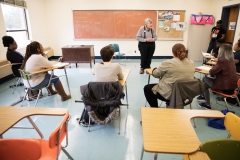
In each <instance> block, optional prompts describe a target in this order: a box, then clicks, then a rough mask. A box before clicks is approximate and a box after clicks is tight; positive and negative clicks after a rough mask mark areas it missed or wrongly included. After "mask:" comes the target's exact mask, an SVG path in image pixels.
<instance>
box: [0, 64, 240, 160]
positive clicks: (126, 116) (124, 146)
mask: <svg viewBox="0 0 240 160" xmlns="http://www.w3.org/2000/svg"><path fill="white" fill-rule="evenodd" d="M97 62H100V61H99V60H97ZM120 62H121V63H124V64H125V63H126V66H123V65H122V68H128V69H131V72H130V75H129V77H128V80H127V84H128V85H127V86H128V88H127V89H128V99H129V108H128V109H127V108H126V106H122V110H121V113H122V114H121V134H120V135H118V120H115V121H114V122H112V123H110V124H108V125H105V126H98V125H96V126H94V127H91V132H88V131H87V128H85V127H82V126H80V125H79V124H78V122H77V121H76V119H77V118H79V117H80V115H81V113H82V110H83V107H84V105H83V104H82V103H75V100H80V98H81V94H80V86H81V85H83V84H87V83H88V82H89V81H94V76H93V75H92V71H93V70H92V69H90V68H89V64H78V66H79V67H78V68H76V67H75V64H72V65H71V66H72V68H69V67H67V74H68V79H69V82H70V90H71V95H72V98H71V99H70V100H68V101H65V102H61V99H60V96H59V95H54V96H47V91H46V90H45V89H43V94H44V97H43V98H42V99H40V100H39V102H38V104H37V106H38V107H46V108H47V107H51V108H67V109H68V110H69V111H70V114H71V119H70V121H69V144H68V147H67V148H66V150H67V151H68V152H69V153H70V154H71V155H72V157H73V158H74V159H75V160H138V159H140V153H141V148H142V130H141V125H140V123H139V122H140V120H141V115H140V108H141V107H143V106H144V105H145V97H144V93H143V87H144V85H146V84H147V80H148V75H147V74H142V75H141V74H139V60H126V61H125V60H121V61H120ZM161 62H162V60H153V62H152V67H157V66H159V65H160V64H161ZM195 65H196V66H200V65H201V62H196V63H195ZM54 73H55V74H56V75H61V74H63V73H64V72H63V70H55V71H54ZM195 77H197V78H200V74H199V73H195ZM60 79H61V81H62V83H63V85H64V88H65V91H66V92H67V93H68V89H67V83H66V79H65V77H61V78H60ZM157 81H158V80H157V79H155V78H153V77H152V78H151V80H150V83H157ZM13 82H14V79H12V80H9V81H8V82H5V83H3V84H1V85H0V106H9V105H10V104H12V103H13V102H15V101H17V100H18V99H19V98H20V97H21V96H23V94H24V91H23V88H24V87H17V89H16V91H15V93H14V94H12V91H13V89H11V88H9V85H11V84H13ZM211 102H212V108H213V109H215V110H221V109H224V106H221V105H218V104H216V102H215V96H214V95H211ZM34 103H35V102H34V101H25V102H24V106H29V107H30V106H33V105H34ZM122 103H126V102H125V100H124V101H122ZM159 104H160V103H159ZM222 104H223V103H222ZM20 105H21V104H20V103H19V104H17V105H16V106H20ZM164 106H165V104H164V103H163V104H162V105H161V107H164ZM192 107H193V109H202V108H200V107H198V105H197V101H196V99H194V101H193V102H192ZM185 108H186V109H188V108H189V106H186V107H185ZM232 110H234V111H235V112H236V114H237V115H238V116H239V115H240V108H239V107H234V108H232ZM172 118H174V117H172ZM32 119H33V120H34V122H35V123H36V124H37V126H38V127H39V129H40V130H41V131H42V133H43V135H44V137H45V138H48V137H49V135H50V133H51V132H52V131H53V129H54V128H55V127H56V126H57V125H58V124H59V122H60V121H61V119H62V117H52V116H32ZM195 122H196V125H197V128H195V131H196V133H197V135H198V137H199V140H200V141H204V140H209V139H214V138H225V137H227V135H228V133H227V131H225V130H218V129H214V128H210V127H208V126H207V119H203V118H197V119H195ZM153 123H154V122H153ZM18 125H25V126H30V124H29V122H28V121H27V120H25V119H24V120H22V121H20V122H19V123H18ZM182 125H184V124H182ZM176 134H177V133H176ZM3 137H4V138H7V137H33V138H39V136H38V134H37V133H36V131H35V130H24V129H10V130H8V131H7V132H6V133H5V134H4V135H3ZM63 144H65V142H63ZM59 159H60V160H65V159H67V156H66V155H65V154H64V153H63V152H61V154H60V156H59ZM143 159H144V160H150V159H153V153H147V152H145V153H144V157H143ZM158 159H159V160H182V156H181V155H174V154H158Z"/></svg>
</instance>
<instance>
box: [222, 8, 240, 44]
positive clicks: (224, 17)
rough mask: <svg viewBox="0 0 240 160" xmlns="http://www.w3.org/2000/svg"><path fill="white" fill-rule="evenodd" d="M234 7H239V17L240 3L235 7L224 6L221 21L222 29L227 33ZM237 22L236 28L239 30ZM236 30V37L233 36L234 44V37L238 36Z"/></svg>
mask: <svg viewBox="0 0 240 160" xmlns="http://www.w3.org/2000/svg"><path fill="white" fill-rule="evenodd" d="M233 7H238V15H239V10H240V3H238V4H233V5H230V6H224V7H223V8H222V16H221V20H222V21H223V23H222V27H223V29H224V30H225V32H227V29H228V19H229V14H230V9H231V8H233ZM238 15H237V21H238ZM237 21H236V28H237ZM236 28H235V30H234V36H233V39H232V42H234V37H235V34H236Z"/></svg>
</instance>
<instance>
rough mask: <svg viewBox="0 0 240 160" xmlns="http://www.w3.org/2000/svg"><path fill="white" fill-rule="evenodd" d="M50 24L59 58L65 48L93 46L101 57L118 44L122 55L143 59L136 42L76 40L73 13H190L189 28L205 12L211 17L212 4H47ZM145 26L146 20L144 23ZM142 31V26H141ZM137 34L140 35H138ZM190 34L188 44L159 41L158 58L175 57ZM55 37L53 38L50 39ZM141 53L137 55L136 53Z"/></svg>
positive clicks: (200, 0)
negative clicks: (194, 16)
mask: <svg viewBox="0 0 240 160" xmlns="http://www.w3.org/2000/svg"><path fill="white" fill-rule="evenodd" d="M45 3H46V15H48V16H47V17H46V21H47V26H48V27H49V28H48V31H50V32H51V33H49V37H48V39H49V43H50V46H52V47H53V48H54V51H55V55H61V47H63V46H65V45H77V44H93V45H95V48H94V49H95V55H98V56H99V55H100V54H99V51H100V49H101V48H102V47H103V46H105V45H108V44H110V43H118V44H119V46H120V50H121V52H125V53H126V54H127V56H140V54H139V51H138V48H137V44H138V42H137V41H136V40H128V39H126V40H73V39H74V35H73V17H72V10H167V9H171V10H186V16H185V20H186V22H187V23H188V24H189V17H190V14H192V13H197V12H199V11H201V12H202V13H208V14H211V13H212V11H211V5H212V3H211V1H209V0H181V3H180V2H179V0H170V1H165V0H151V1H146V0H131V1H129V0H121V1H120V0H115V1H113V0H101V1H97V0H89V1H87V2H86V1H83V0H68V1H66V0H65V1H59V0H46V1H45ZM143 24H144V20H143ZM139 27H140V26H139ZM136 34H137V33H136ZM188 34H189V31H188V30H186V31H185V33H184V41H157V42H156V51H155V54H154V55H155V56H171V55H172V52H171V48H172V46H173V45H174V44H175V43H183V44H184V45H187V37H188ZM50 35H51V36H50ZM135 50H136V51H137V53H134V51H135Z"/></svg>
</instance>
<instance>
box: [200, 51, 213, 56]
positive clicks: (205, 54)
mask: <svg viewBox="0 0 240 160" xmlns="http://www.w3.org/2000/svg"><path fill="white" fill-rule="evenodd" d="M202 54H203V55H204V56H211V55H210V53H205V52H202Z"/></svg>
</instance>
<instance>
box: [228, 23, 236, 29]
mask: <svg viewBox="0 0 240 160" xmlns="http://www.w3.org/2000/svg"><path fill="white" fill-rule="evenodd" d="M235 28H236V22H230V23H229V30H235Z"/></svg>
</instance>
